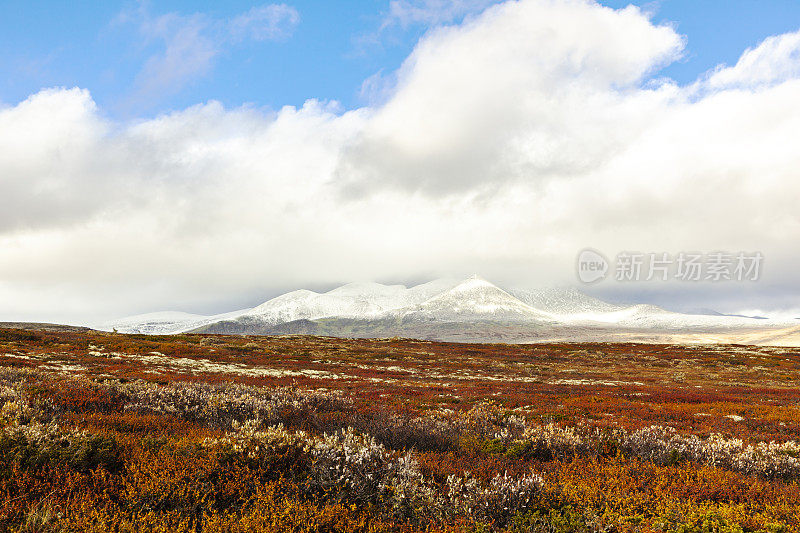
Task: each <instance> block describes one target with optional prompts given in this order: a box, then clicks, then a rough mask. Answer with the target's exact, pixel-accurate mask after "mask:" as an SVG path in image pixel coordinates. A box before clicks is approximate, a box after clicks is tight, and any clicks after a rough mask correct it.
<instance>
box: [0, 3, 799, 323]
mask: <svg viewBox="0 0 800 533" xmlns="http://www.w3.org/2000/svg"><path fill="white" fill-rule="evenodd" d="M795 38H796V34H788V35H786V36H779V37H776V42H778V41H780V42H784V43H787V42H788V43H791V42H792V41H793V39H795ZM762 46H763V45H762ZM682 47H683V39H682V38H681V37H680V36H679V35H677V34H676V33H675V31H674V30H673V29H672V28H669V27H664V26H656V25H653V24H652V23H651V22H650V21H649V19H648V17H647V15H646V14H643V13H642V12H640V11H639V10H637V9H635V8H627V9H624V10H621V11H614V10H611V9H608V8H605V7H601V6H599V5H597V4H594V3H591V2H584V1H578V0H530V1H521V2H508V3H506V4H502V5H500V6H496V7H490V8H488V9H487V10H486V11H485V12H483V13H482V14H481V15H479V16H476V17H474V18H472V19H470V20H468V21H467V22H465V23H463V24H461V25H458V26H452V27H447V28H440V29H436V30H432V31H431V32H429V33H428V34H427V35H426V36H425V37H424V38H423V39H422V40H421V41H420V43H419V44H418V45H417V47H416V49H415V50H414V52H413V53H412V54H411V56H410V57H409V58H408V60H407V61H406V62H405V63H404V65H403V67H402V68H401V69H400V71H399V72H398V73H397V75H396V80H397V82H396V85H395V86H394V87H393V89H392V90H391V91H389V92H388V94H387V96H386V97H385V98H384V103H381V104H375V105H374V106H373V107H365V108H362V109H357V110H354V111H349V112H344V113H343V112H341V111H340V110H339V109H338V108H337V107H336V106H335V105H327V104H325V103H320V102H317V101H309V102H307V103H306V105H304V106H303V107H302V108H299V109H296V108H293V107H286V108H284V109H281V110H279V111H277V112H269V111H265V110H261V109H256V108H251V107H243V108H237V109H224V108H223V107H222V106H221V105H220V104H218V103H214V102H211V103H207V104H203V105H198V106H194V107H191V108H188V109H186V110H183V111H180V112H176V113H172V114H169V115H164V116H161V117H157V118H155V119H150V120H144V121H136V122H133V123H109V122H107V121H105V120H103V119H102V118H101V116H102V113H101V111H99V110H98V109H97V108H96V106H95V105H94V103H93V102H92V100H91V98H90V96H89V94H88V93H87V92H86V91H83V90H78V89H69V90H66V89H49V90H45V91H42V92H40V93H38V94H36V95H33V96H31V98H29V99H28V100H26V101H25V102H21V103H19V104H17V105H15V106H11V107H7V108H4V109H0V145H3V146H4V147H5V146H10V147H12V148H11V149H8V150H3V151H2V152H0V201H2V202H3V204H2V207H3V209H2V210H0V280H2V281H0V318H7V319H11V318H38V319H61V320H66V319H71V320H76V319H81V318H103V317H108V316H114V315H122V314H128V313H133V312H140V311H147V310H153V309H159V308H183V309H187V310H199V311H213V310H218V311H223V310H226V309H228V308H234V307H236V306H238V305H241V304H245V303H246V304H255V303H257V300H258V298H261V297H266V296H268V295H270V294H274V293H276V292H278V291H281V290H286V289H290V288H296V287H298V286H308V285H316V286H318V287H319V286H324V285H326V284H333V283H337V282H344V281H350V280H357V279H378V280H403V279H421V278H425V277H428V276H431V277H432V276H437V275H450V274H452V275H462V274H463V275H467V274H470V273H472V272H479V273H481V274H482V275H484V276H486V277H488V278H490V279H493V280H496V281H498V282H505V283H525V282H531V283H533V282H555V283H558V282H565V281H572V280H573V276H574V273H573V271H572V268H573V263H574V258H575V254H576V253H577V252H578V250H580V249H582V248H584V247H586V246H592V247H595V248H598V249H600V250H601V251H604V252H606V253H607V254H610V255H613V254H615V253H616V252H618V251H622V250H640V251H645V252H647V251H654V252H660V251H666V252H677V251H681V250H701V251H714V250H719V249H722V250H731V251H739V250H760V251H762V252H763V253H764V254H765V256H766V260H765V272H764V279H763V282H762V283H760V284H757V285H753V286H752V287H750V286H748V288H747V289H744V288H742V287H738V286H735V285H731V286H729V287H728V288H724V289H719V288H715V289H714V291H713V294H714V297H715V298H721V296H720V294H721V293H723V292H724V294H725V297H726V298H727V299H728V300H730V299H736V298H740V295H741V294H744V292H745V290H746V291H747V294H748V295H749V296H748V298H751V299H752V301H750V300H748V302H746V303H745V302H740V303H738V308H744V307H752V308H765V307H768V306H769V305H770V303H771V302H773V303H774V302H778V300H780V301H779V302H778V303H776V304H775V305H778V304H779V305H780V306H781V307H783V308H793V307H797V306H796V305H793V304H792V303H791V302H787V301H786V298H787V295H798V294H800V283H798V282H797V280H796V272H797V269H798V268H800V257H799V256H798V254H797V251H796V249H797V248H796V243H797V242H798V239H800V217H798V215H797V209H796V205H795V203H796V199H797V198H798V197H800V182H798V181H797V179H796V169H797V168H800V153H798V151H797V150H796V147H795V143H794V138H795V137H796V132H797V131H800V110H798V109H797V107H796V106H795V105H794V104H795V103H796V102H797V101H798V98H800V79H798V76H797V75H795V74H793V72H794V71H792V70H787V69H785V68H783V67H782V66H781V65H784V64H785V61H784V60H782V59H775V58H772V59H775V61H776V62H775V63H774V64H776V65H778V66H777V67H774V68H775V69H776V71H775V72H774V73H773V74H759V75H758V76H756V78H758V79H760V80H764V79H766V80H769V82H768V83H766V84H763V83H759V84H757V86H755V85H752V84H742V83H735V84H733V83H728V82H726V83H724V84H720V85H714V84H713V83H712V84H709V86H708V87H707V88H705V89H703V90H702V91H698V89H697V86H696V85H693V86H690V87H679V86H677V85H675V84H674V83H671V82H669V81H657V82H653V81H652V79H651V77H652V76H653V75H655V74H657V72H658V68H659V67H660V66H662V65H664V64H665V63H668V62H670V61H673V60H675V59H676V58H677V57H679V56H680V54H681V53H682ZM790 48H791V47H788V48H787V47H786V46H783V45H781V46H772V45H769V46H767V47H765V48H763V49H762V47H758V48H756V49H755V50H759V49H761V51H759V52H758V55H759V57H760V58H761V59H759V61H757V62H753V63H749V64H755V63H758V64H759V65H761V66H759V67H758V69H757V70H758V72H762V71H765V69H767V70H768V69H769V68H772V67H769V65H772V64H773V62H772V61H771V59H769V58H770V57H772V56H771V55H770V54H777V55H778V56H781V54H783V56H786V54H785V53H784V51H785V50H788V49H790ZM750 53H753V51H748V52H746V53H745V56H747V55H748V54H750ZM788 56H789V57H792V56H791V53H789V55H788ZM784 59H785V58H784ZM742 61H744V59H743V60H742ZM742 61H740V63H742ZM764 65H767V66H766V67H765V66H764ZM734 68H738V65H737V67H734ZM717 72H718V73H719V72H723V70H722V69H720V70H718V71H717ZM748 76H749V78H748ZM748 76H744V75H739V79H750V78H753V76H750V75H748ZM706 79H707V78H704V80H706ZM704 80H700V81H699V82H698V83H705V81H704ZM635 289H636V288H633V287H631V289H630V290H635ZM669 290H674V288H670V289H669ZM683 290H685V291H686V292H691V291H695V293H696V294H703V292H702V291H704V290H706V288H704V287H702V286H701V285H698V286H697V288H696V289H695V288H694V287H684V288H683ZM708 294H711V293H708ZM720 301H721V300H720ZM726 301H727V300H726ZM213 303H216V304H217V307H214V306H213V305H212V304H213ZM702 307H713V304H712V303H710V302H709V303H708V305H703V306H702Z"/></svg>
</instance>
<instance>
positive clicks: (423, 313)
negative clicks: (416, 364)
mask: <svg viewBox="0 0 800 533" xmlns="http://www.w3.org/2000/svg"><path fill="white" fill-rule="evenodd" d="M391 314H392V315H395V316H399V317H402V318H403V319H411V320H428V321H430V320H437V321H442V322H468V321H485V320H492V321H513V322H537V321H548V322H549V321H551V319H550V317H549V316H548V315H547V314H546V313H542V312H541V311H538V310H537V309H534V308H533V307H531V306H529V305H526V304H525V303H523V302H521V301H520V300H518V299H517V298H515V297H514V296H512V295H511V294H509V293H507V292H506V291H504V290H503V289H501V288H499V287H497V286H496V285H493V284H491V283H489V282H488V281H486V280H485V279H482V278H480V277H477V276H473V277H471V278H469V279H466V280H464V281H462V282H461V283H459V284H458V285H456V286H454V287H453V288H451V289H449V290H447V291H445V292H442V293H440V294H438V295H436V296H433V297H432V298H430V299H428V300H426V301H424V302H422V303H420V304H419V305H416V306H413V307H409V308H405V309H400V310H398V311H395V312H394V313H391Z"/></svg>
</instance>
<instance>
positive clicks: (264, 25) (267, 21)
mask: <svg viewBox="0 0 800 533" xmlns="http://www.w3.org/2000/svg"><path fill="white" fill-rule="evenodd" d="M299 21H300V15H299V13H298V12H297V10H296V9H295V8H293V7H291V6H288V5H286V4H265V5H261V6H256V7H253V8H251V9H250V10H249V11H247V12H244V13H241V14H239V15H236V16H234V17H232V18H231V19H227V20H226V19H215V18H213V17H210V16H208V15H206V14H203V13H194V14H191V15H181V14H179V13H167V14H164V15H159V16H154V15H152V14H151V13H150V12H149V10H148V9H147V6H146V5H144V4H142V5H140V6H139V8H138V9H137V10H134V11H124V12H123V13H122V14H121V15H120V16H119V17H118V19H117V22H118V23H133V24H135V25H136V26H137V27H138V29H139V32H140V33H141V35H142V37H143V38H144V40H145V44H153V43H157V44H158V50H157V51H156V52H155V53H153V54H152V55H151V56H150V57H149V58H148V59H147V60H146V61H145V63H144V66H143V67H142V69H141V71H140V72H139V74H138V75H137V77H136V81H135V85H136V92H135V94H134V95H133V99H134V100H135V101H138V102H145V101H148V100H152V99H154V98H160V97H161V96H163V95H164V94H171V93H175V92H178V91H179V90H180V89H182V88H183V87H184V86H186V85H187V84H188V83H189V82H191V81H193V80H195V79H197V78H199V77H202V76H204V75H206V74H208V73H209V72H210V71H211V69H212V68H213V66H214V63H215V61H216V59H217V57H218V56H219V55H220V53H221V52H222V51H223V50H225V49H226V48H228V47H230V46H231V45H234V44H236V43H241V42H243V41H246V40H253V41H278V40H283V39H286V38H287V37H289V36H290V35H291V34H292V32H293V31H294V28H295V27H296V26H297V24H298V23H299Z"/></svg>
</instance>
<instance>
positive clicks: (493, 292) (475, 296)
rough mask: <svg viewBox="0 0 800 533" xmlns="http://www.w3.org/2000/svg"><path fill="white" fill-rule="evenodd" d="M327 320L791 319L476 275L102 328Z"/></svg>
mask: <svg viewBox="0 0 800 533" xmlns="http://www.w3.org/2000/svg"><path fill="white" fill-rule="evenodd" d="M323 318H342V319H354V320H358V321H376V323H378V322H380V321H386V323H387V324H391V323H392V322H393V321H396V320H398V319H399V320H403V321H404V322H405V321H411V322H413V321H419V322H427V323H429V322H442V323H450V322H453V323H467V322H481V323H486V322H507V323H514V324H526V323H529V324H531V325H535V324H545V323H547V324H549V325H557V326H565V327H572V326H574V327H583V326H592V327H602V328H617V329H620V330H663V331H689V330H707V331H716V330H724V329H734V328H743V329H746V328H759V327H778V326H781V325H784V326H785V325H786V324H785V323H784V322H785V321H784V322H781V321H775V320H756V319H753V318H747V317H736V316H727V315H690V314H681V313H675V312H671V311H666V310H664V309H661V308H659V307H656V306H653V305H646V304H638V305H629V306H625V305H616V304H610V303H607V302H604V301H602V300H599V299H597V298H593V297H591V296H588V295H586V294H583V293H581V292H580V291H577V290H575V289H553V288H546V289H537V290H514V289H512V290H509V291H505V290H503V289H501V288H500V287H497V286H496V285H493V284H492V283H490V282H488V281H486V280H484V279H482V278H479V277H477V276H473V277H471V278H468V279H466V280H461V281H457V280H451V279H441V280H435V281H431V282H428V283H424V284H421V285H416V286H414V287H410V288H407V287H405V286H404V285H382V284H380V283H371V282H369V283H349V284H347V285H343V286H341V287H338V288H336V289H333V290H331V291H328V292H325V293H317V292H314V291H309V290H296V291H292V292H289V293H286V294H283V295H281V296H278V297H276V298H273V299H271V300H269V301H267V302H264V303H263V304H261V305H259V306H257V307H254V308H252V309H244V310H241V311H234V312H231V313H225V314H221V315H213V316H203V315H194V314H190V313H180V312H162V313H150V314H146V315H137V316H133V317H128V318H123V319H120V320H116V321H113V322H109V323H106V324H104V325H103V326H102V327H101V329H106V330H111V329H117V330H118V331H120V332H123V333H148V334H170V333H181V332H186V331H193V330H196V329H198V328H202V327H205V326H209V325H212V324H215V323H218V322H222V321H225V322H229V323H230V324H231V329H232V330H233V331H236V330H237V329H239V328H238V326H237V324H238V325H242V326H247V327H249V328H250V330H253V329H255V330H256V331H258V330H259V327H262V326H263V327H264V328H265V329H269V327H270V326H276V325H279V324H284V323H287V322H294V321H298V320H317V319H323ZM792 325H796V323H793V324H792ZM242 329H244V328H242Z"/></svg>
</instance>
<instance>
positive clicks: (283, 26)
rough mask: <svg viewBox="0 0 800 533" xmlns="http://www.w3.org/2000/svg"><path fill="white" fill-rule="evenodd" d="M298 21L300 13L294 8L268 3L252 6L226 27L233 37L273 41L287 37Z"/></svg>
mask: <svg viewBox="0 0 800 533" xmlns="http://www.w3.org/2000/svg"><path fill="white" fill-rule="evenodd" d="M299 22H300V14H299V13H298V12H297V10H296V9H295V8H293V7H291V6H287V5H286V4H270V5H264V6H259V7H254V8H252V9H250V11H248V12H247V13H242V14H241V15H238V16H236V17H234V18H233V19H232V20H231V21H230V22H229V23H228V27H229V31H230V33H231V36H232V37H233V38H234V39H247V38H249V39H253V40H255V41H274V40H280V39H285V38H287V37H289V35H291V32H292V31H293V30H294V28H295V26H297V24H298V23H299Z"/></svg>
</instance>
